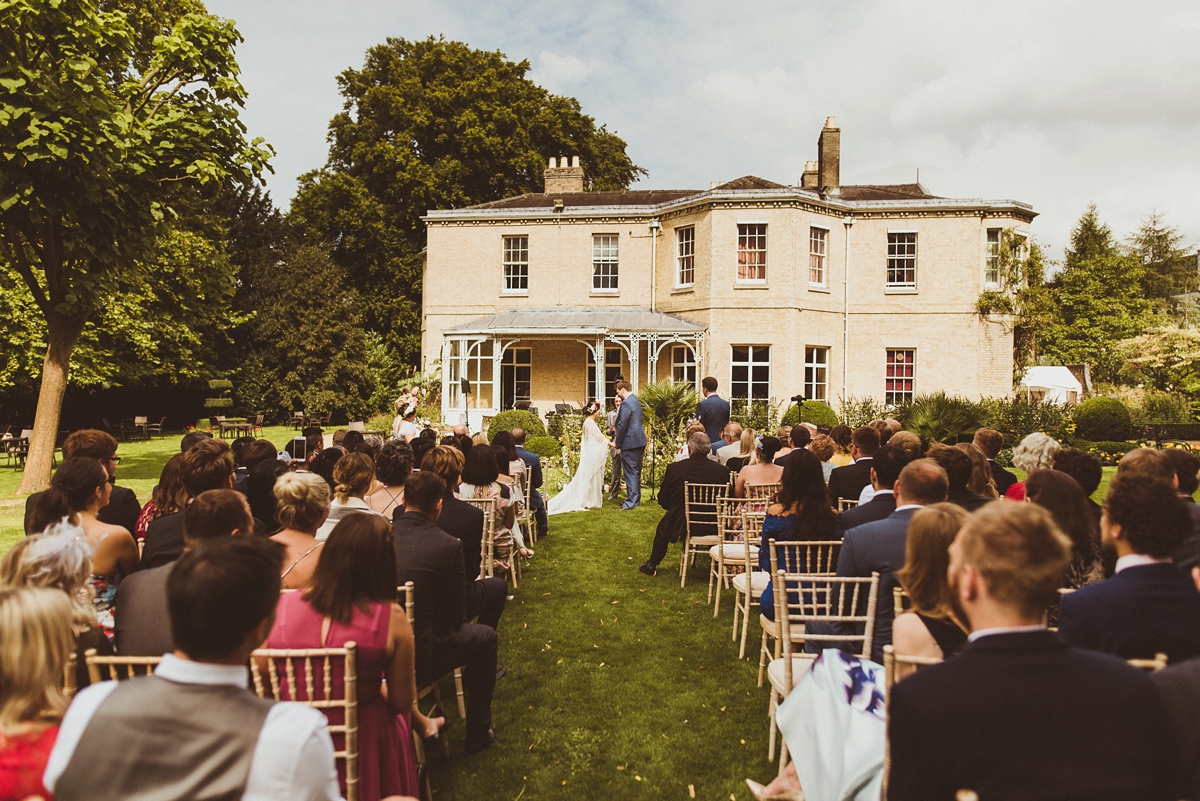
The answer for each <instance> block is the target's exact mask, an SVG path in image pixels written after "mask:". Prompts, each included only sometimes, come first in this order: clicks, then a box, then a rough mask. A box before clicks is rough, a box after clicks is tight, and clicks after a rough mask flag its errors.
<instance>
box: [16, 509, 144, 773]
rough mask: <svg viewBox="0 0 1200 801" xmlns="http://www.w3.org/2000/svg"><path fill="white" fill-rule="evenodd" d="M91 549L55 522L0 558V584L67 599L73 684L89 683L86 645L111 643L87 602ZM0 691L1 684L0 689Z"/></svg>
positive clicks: (73, 529) (105, 652)
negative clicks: (36, 589) (56, 593)
mask: <svg viewBox="0 0 1200 801" xmlns="http://www.w3.org/2000/svg"><path fill="white" fill-rule="evenodd" d="M91 551H92V546H91V544H90V543H88V542H87V541H86V540H85V538H84V537H83V536H82V534H81V532H80V530H79V527H78V526H73V525H71V524H70V523H58V524H55V525H53V526H51V527H50V528H49V530H48V531H47V533H45V534H34V535H33V536H31V537H26V538H25V539H23V540H19V541H18V542H17V544H16V545H14V546H13V547H12V550H10V551H9V552H8V553H6V554H5V555H4V556H3V557H2V558H0V587H12V588H17V587H41V588H45V589H53V590H57V591H59V592H61V593H63V594H64V595H65V596H66V598H67V600H68V601H70V604H71V630H72V634H73V647H74V648H75V666H76V667H75V685H76V686H77V687H86V686H87V685H88V681H89V679H88V672H87V665H86V664H85V662H84V654H85V653H87V651H88V649H90V648H94V649H96V653H97V654H99V655H100V656H112V654H113V647H112V644H111V643H110V642H109V640H108V638H107V637H106V636H104V631H103V630H102V629H101V628H100V627H99V625H98V623H97V617H96V609H95V607H94V606H93V604H92V586H91V576H92V554H91ZM134 575H137V574H136V573H135V574H134ZM0 658H2V656H0ZM60 675H61V674H60ZM2 687H3V685H0V688H2ZM3 692H4V691H3V690H2V689H0V695H2V694H3ZM0 787H2V785H0Z"/></svg>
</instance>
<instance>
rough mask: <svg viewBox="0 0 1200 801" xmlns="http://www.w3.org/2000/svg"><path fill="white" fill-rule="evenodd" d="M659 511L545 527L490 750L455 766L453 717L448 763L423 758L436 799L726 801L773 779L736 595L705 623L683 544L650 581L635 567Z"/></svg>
mask: <svg viewBox="0 0 1200 801" xmlns="http://www.w3.org/2000/svg"><path fill="white" fill-rule="evenodd" d="M661 513H662V510H661V509H659V507H658V506H657V504H655V503H654V502H653V501H649V505H647V506H643V507H642V508H640V509H638V510H635V511H633V512H620V511H617V510H616V508H615V507H614V506H612V505H608V506H606V507H605V508H604V509H603V510H598V511H591V512H579V513H575V514H571V515H565V516H560V517H556V518H553V519H552V521H551V536H550V537H549V538H547V539H545V540H542V541H540V542H539V543H538V544H537V546H535V549H536V551H537V555H536V556H535V557H534V559H533V561H532V562H531V563H530V564H529V567H528V569H527V570H526V572H525V578H524V580H523V581H522V582H521V584H520V587H519V588H518V589H517V590H516V592H515V596H516V597H515V598H514V599H513V600H512V601H510V602H509V604H508V607H507V609H506V611H505V614H504V618H503V620H502V621H501V624H500V664H501V666H503V667H505V668H507V669H508V675H507V676H505V677H504V678H502V679H500V680H499V682H497V685H496V697H495V702H494V703H493V707H492V708H493V717H494V725H495V730H496V743H495V744H494V745H493V746H492V748H491V749H489V750H488V751H486V752H484V753H483V754H481V755H479V756H475V757H464V756H462V753H461V750H460V749H461V742H462V734H463V729H462V722H461V720H459V718H458V715H457V712H455V711H451V712H450V713H449V715H450V721H451V742H452V743H453V746H454V747H453V748H452V751H451V753H452V759H450V760H449V761H446V760H443V759H442V758H441V757H440V756H439V755H436V754H431V755H430V759H431V762H432V781H433V786H434V788H435V794H436V795H437V797H440V798H446V799H470V798H485V797H494V798H497V799H516V798H518V797H522V798H528V799H542V798H570V799H618V798H619V799H626V798H647V799H660V798H662V799H671V798H678V799H687V798H689V797H690V796H689V792H688V785H693V786H694V787H695V797H696V798H699V799H722V801H723V800H724V799H728V798H729V797H730V796H731V795H734V796H735V797H736V798H738V799H743V798H747V797H748V795H747V793H746V790H745V784H744V782H743V779H745V778H746V777H747V776H750V777H756V778H758V779H760V780H762V779H766V778H769V777H770V776H772V775H773V770H772V767H771V766H770V765H769V764H768V763H767V760H766V749H767V714H766V713H767V698H768V696H767V691H766V690H765V689H761V690H760V689H759V688H757V687H756V686H755V682H756V680H757V665H758V662H757V657H755V658H754V660H753V662H752V661H750V660H745V661H739V660H738V658H737V645H736V643H734V642H733V641H732V640H731V639H730V633H731V627H732V617H731V616H732V605H731V603H732V602H731V600H730V599H731V598H732V594H731V593H727V595H726V598H725V599H724V600H723V601H722V614H721V618H720V620H713V616H712V607H711V606H708V605H707V604H706V603H705V598H706V594H707V589H706V581H705V579H706V576H707V573H706V571H707V564H701V565H700V567H699V569H698V570H697V575H698V577H697V578H696V580H694V581H693V580H692V579H691V578H689V581H688V586H687V587H686V588H685V589H680V587H679V577H678V574H677V572H676V570H675V569H674V568H675V567H676V566H677V565H678V558H679V546H673V547H672V549H671V552H670V554H669V555H668V557H667V559H666V560H665V561H664V563H663V566H664V567H665V568H666V569H665V570H661V571H660V572H659V575H658V576H657V577H655V578H650V577H648V576H644V575H642V574H641V573H640V572H638V570H637V565H638V564H639V563H640V562H641V561H642V560H643V559H645V557H646V555H647V554H648V553H649V548H650V541H651V538H652V536H653V531H654V526H655V525H656V524H657V522H658V519H659V517H660V516H661ZM726 601H729V603H726ZM751 622H752V623H753V624H754V626H753V628H752V629H751V632H752V636H751V638H750V640H751V644H750V646H749V649H748V650H750V651H752V652H753V653H755V654H757V647H758V631H757V628H758V627H757V620H752V621H751ZM450 692H452V689H451V686H450V684H449V682H446V683H445V684H444V685H443V696H444V697H445V698H447V699H451V698H453V696H452V694H449V693H450ZM451 705H452V702H451Z"/></svg>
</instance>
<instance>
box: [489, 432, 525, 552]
mask: <svg viewBox="0 0 1200 801" xmlns="http://www.w3.org/2000/svg"><path fill="white" fill-rule="evenodd" d="M500 433H501V434H503V433H506V432H503V431H502V432H500ZM496 439H500V434H497V435H496ZM515 452H516V451H510V450H509V448H508V446H507V445H504V444H502V443H495V442H493V443H492V455H493V456H495V457H496V466H497V468H498V472H497V474H496V481H497V482H499V483H500V486H502V487H504V488H505V489H506V490H508V499H509V506H510V507H511V508H512V509H513V514H514V519H513V526H512V530H511V531H509V532H507V534H508V536H509V537H510V538H511V539H512V540H513V542H514V543H515V544H516V548H517V553H519V554H520V555H521V556H523V557H525V558H526V559H528V558H529V557H531V556H533V551H531V550H529V548H527V547H525V532H524V529H522V528H521V526H520V525H519V524H518V523H517V522H516V518H517V517H519V516H521V515H522V514H523V513H524V510H525V503H526V501H525V493H524V492H523V491H522V489H521V485H520V483H519V481H518V478H517V476H518V475H520V474H521V473H523V472H524V471H525V463H524V462H521V460H520V459H512V458H511V457H512V454H513V453H515ZM506 462H507V467H506V466H505V463H506ZM517 462H521V466H520V467H517V466H516V464H517Z"/></svg>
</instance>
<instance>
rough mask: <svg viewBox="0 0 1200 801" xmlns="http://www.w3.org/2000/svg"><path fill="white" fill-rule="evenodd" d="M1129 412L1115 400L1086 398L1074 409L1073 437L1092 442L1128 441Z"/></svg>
mask: <svg viewBox="0 0 1200 801" xmlns="http://www.w3.org/2000/svg"><path fill="white" fill-rule="evenodd" d="M1132 433H1133V424H1132V422H1131V421H1130V419H1129V410H1128V409H1126V408H1125V404H1123V403H1121V402H1120V401H1119V400H1117V399H1116V398H1103V397H1101V398H1088V399H1087V400H1085V401H1084V402H1083V403H1081V404H1079V406H1078V407H1077V408H1076V409H1075V435H1076V436H1077V437H1079V439H1085V440H1090V441H1093V442H1100V441H1109V442H1121V441H1124V440H1127V439H1129V436H1130V434H1132Z"/></svg>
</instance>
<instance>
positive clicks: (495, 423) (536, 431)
mask: <svg viewBox="0 0 1200 801" xmlns="http://www.w3.org/2000/svg"><path fill="white" fill-rule="evenodd" d="M514 428H523V429H525V433H526V434H527V435H528V436H531V437H544V436H546V426H544V425H543V424H542V421H541V420H539V419H538V416H537V415H536V414H534V413H533V412H527V411H525V410H524V409H508V410H506V411H503V412H500V414H498V415H496V416H495V417H493V418H492V422H491V423H489V424H488V442H491V441H492V440H494V439H495V438H496V434H498V433H500V432H501V431H512V430H513V429H514Z"/></svg>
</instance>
